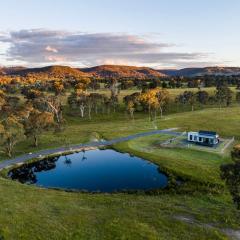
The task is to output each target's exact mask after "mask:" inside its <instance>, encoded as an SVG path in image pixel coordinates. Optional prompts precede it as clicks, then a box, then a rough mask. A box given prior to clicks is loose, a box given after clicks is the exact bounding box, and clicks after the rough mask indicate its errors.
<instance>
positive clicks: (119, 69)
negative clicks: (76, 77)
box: [80, 65, 166, 79]
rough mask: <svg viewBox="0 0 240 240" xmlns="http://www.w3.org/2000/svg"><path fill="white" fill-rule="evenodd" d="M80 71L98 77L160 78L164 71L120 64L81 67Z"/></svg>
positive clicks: (163, 75)
mask: <svg viewBox="0 0 240 240" xmlns="http://www.w3.org/2000/svg"><path fill="white" fill-rule="evenodd" d="M80 70H81V71H83V72H85V73H88V74H90V75H91V76H95V77H99V78H109V77H116V78H138V79H146V78H161V77H165V76H166V75H165V74H164V73H161V72H158V71H157V70H154V69H152V68H148V67H135V66H121V65H101V66H96V67H91V68H81V69H80Z"/></svg>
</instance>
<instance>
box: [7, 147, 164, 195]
mask: <svg viewBox="0 0 240 240" xmlns="http://www.w3.org/2000/svg"><path fill="white" fill-rule="evenodd" d="M8 175H9V177H10V178H12V179H13V180H18V181H20V182H21V183H26V184H35V185H37V186H41V187H46V188H61V189H71V190H86V191H89V192H96V191H99V192H115V191H123V190H150V189H159V188H165V187H166V186H167V184H168V178H167V176H166V175H165V174H164V173H162V172H160V170H159V167H158V166H157V165H155V164H153V163H151V162H149V161H146V160H144V159H141V158H139V157H135V156H131V155H130V154H128V153H120V152H117V151H114V150H111V149H107V150H99V149H97V150H90V151H86V152H79V153H73V154H69V155H66V156H58V157H52V158H47V159H43V160H40V161H38V162H34V163H29V164H24V165H22V166H20V167H18V168H15V169H12V170H11V171H10V172H9V174H8Z"/></svg>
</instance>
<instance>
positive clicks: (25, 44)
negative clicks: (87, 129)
mask: <svg viewBox="0 0 240 240" xmlns="http://www.w3.org/2000/svg"><path fill="white" fill-rule="evenodd" d="M239 23H240V1H239V0H201V1H197V0H128V1H127V0H121V1H114V0H101V1H100V0H85V1H83V0H41V1H36V0H21V1H20V0H5V1H3V2H1V21H0V64H2V65H3V64H7V65H18V64H20V65H29V66H38V65H49V64H66V65H74V66H92V65H98V64H130V65H146V66H151V67H156V68H165V67H167V68H168V67H169V68H180V67H191V66H207V65H228V66H240V54H239V53H240V44H239V43H240V31H239Z"/></svg>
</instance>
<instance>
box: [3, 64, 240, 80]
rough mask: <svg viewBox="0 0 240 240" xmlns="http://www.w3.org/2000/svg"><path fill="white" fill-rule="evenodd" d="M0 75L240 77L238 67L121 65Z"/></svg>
mask: <svg viewBox="0 0 240 240" xmlns="http://www.w3.org/2000/svg"><path fill="white" fill-rule="evenodd" d="M0 75H19V76H27V75H36V76H39V77H40V76H41V77H42V76H48V77H76V76H77V77H79V76H80V77H96V78H136V79H152V78H162V77H167V76H184V77H194V76H203V75H226V76H228V75H240V67H205V68H184V69H179V70H176V69H162V70H156V69H153V68H149V67H136V66H122V65H100V66H96V67H89V68H72V67H69V66H61V65H56V66H47V67H39V68H25V67H0Z"/></svg>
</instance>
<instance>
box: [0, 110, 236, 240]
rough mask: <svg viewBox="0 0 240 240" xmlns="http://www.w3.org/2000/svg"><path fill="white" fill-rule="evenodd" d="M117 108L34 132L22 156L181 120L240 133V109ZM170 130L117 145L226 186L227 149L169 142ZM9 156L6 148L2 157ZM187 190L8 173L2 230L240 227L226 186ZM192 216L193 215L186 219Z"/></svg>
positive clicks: (11, 235)
mask: <svg viewBox="0 0 240 240" xmlns="http://www.w3.org/2000/svg"><path fill="white" fill-rule="evenodd" d="M127 119H128V118H127V116H124V115H118V114H116V115H113V116H107V117H105V118H99V119H95V120H93V121H87V120H86V119H84V120H82V119H80V118H76V117H68V118H67V121H68V126H67V128H66V130H65V131H63V132H61V133H58V134H53V133H52V132H47V133H45V134H44V135H42V136H41V139H40V145H39V147H38V148H33V147H30V146H31V144H32V141H31V139H26V140H24V141H23V142H22V143H21V144H19V145H18V146H17V150H16V152H15V154H16V155H18V154H20V153H24V152H29V151H37V150H39V149H44V148H52V147H57V146H61V145H62V146H63V145H65V144H74V143H81V142H87V141H89V140H91V138H92V136H94V135H95V134H96V133H98V134H99V135H100V136H102V137H104V138H106V139H113V138H116V137H120V136H126V135H129V134H132V133H137V132H143V131H149V130H153V129H156V128H158V129H165V128H172V127H179V129H180V130H182V131H184V130H199V129H206V130H215V131H217V132H219V134H220V135H221V136H223V137H231V136H235V137H236V139H237V141H239V140H240V124H239V122H240V108H239V107H232V108H226V109H222V110H219V109H214V108H213V109H205V110H200V111H196V112H186V113H178V114H171V115H167V116H165V117H164V118H163V119H157V121H156V122H154V123H153V122H149V121H148V119H147V118H146V117H144V116H142V115H139V116H138V117H136V120H135V121H130V120H127ZM161 138H162V136H157V135H156V136H152V137H146V138H139V139H135V140H133V141H129V142H126V143H122V144H119V145H117V146H116V148H117V149H120V150H121V149H122V150H124V151H128V152H130V153H133V154H136V155H139V156H142V157H144V158H146V159H149V160H150V161H153V162H155V163H156V164H158V165H159V166H160V168H162V169H166V170H168V171H170V172H172V173H174V174H176V175H177V176H181V177H182V178H185V179H187V180H190V182H192V184H193V186H192V187H195V188H196V186H197V185H196V186H194V183H202V184H205V183H210V187H211V186H212V185H218V186H221V187H222V188H224V184H223V182H222V181H221V179H220V178H219V166H220V164H222V163H225V162H229V161H230V157H229V152H227V153H226V155H224V156H220V155H218V154H215V153H207V152H206V153H204V152H202V151H197V150H188V149H177V148H176V149H162V148H159V147H158V146H157V143H158V141H160V140H161ZM4 158H5V156H4V155H1V159H2V160H3V159H4ZM197 190H198V189H196V191H193V192H191V194H190V193H189V192H188V193H187V191H186V192H185V193H181V194H176V193H173V192H171V193H165V194H160V195H145V194H142V193H141V194H89V193H86V194H82V193H68V192H64V191H56V190H47V189H40V188H37V187H34V186H26V185H21V184H20V183H17V182H13V181H10V180H8V179H3V178H0V202H1V208H0V236H1V235H2V236H3V237H4V238H5V239H44V240H45V239H84V240H85V239H228V238H227V236H226V235H225V233H224V229H238V228H240V223H239V217H240V214H239V212H238V211H237V210H236V209H235V208H234V206H233V204H232V201H231V197H230V196H229V194H228V193H227V191H225V189H224V190H223V191H221V193H220V194H213V193H212V192H211V191H205V192H201V193H200V192H199V191H197ZM184 217H185V218H187V219H189V221H190V222H186V221H183V220H181V219H182V218H184Z"/></svg>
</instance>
